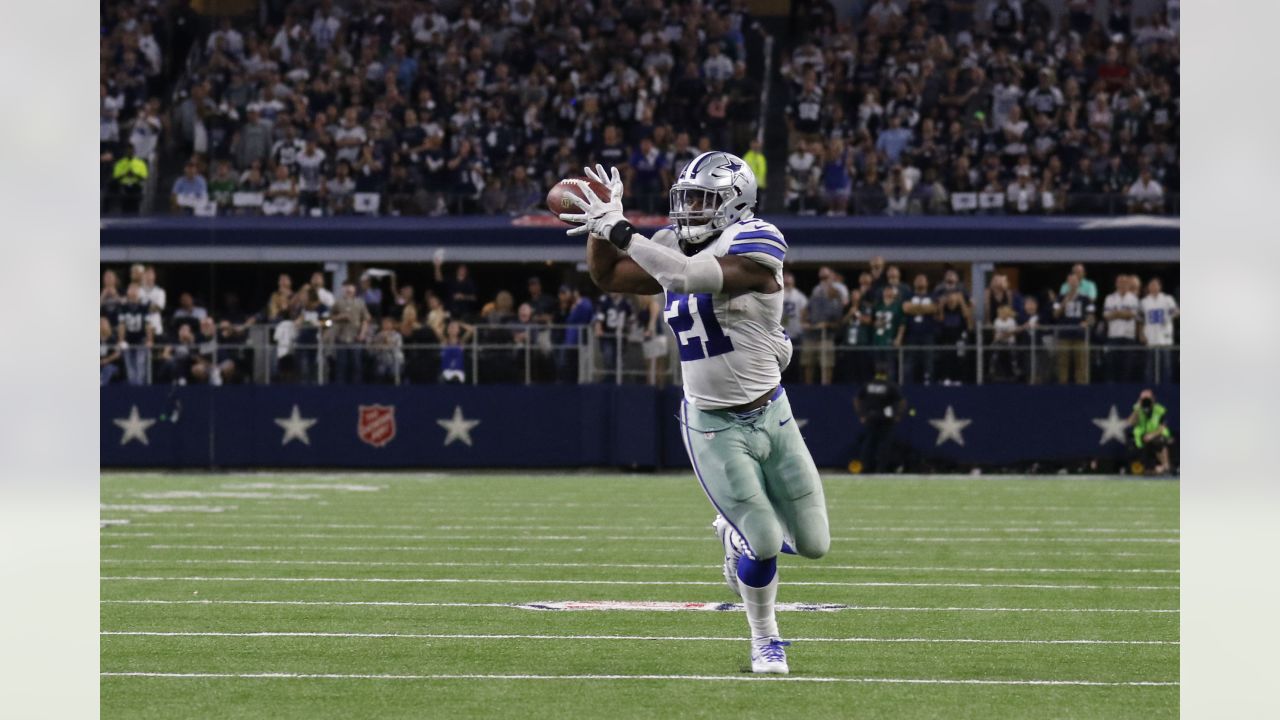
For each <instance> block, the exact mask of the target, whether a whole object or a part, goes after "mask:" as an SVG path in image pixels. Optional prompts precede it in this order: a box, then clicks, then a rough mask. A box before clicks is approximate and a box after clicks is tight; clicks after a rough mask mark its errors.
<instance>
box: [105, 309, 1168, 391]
mask: <svg viewBox="0 0 1280 720" xmlns="http://www.w3.org/2000/svg"><path fill="white" fill-rule="evenodd" d="M981 329H982V332H970V331H967V330H966V331H964V332H963V333H962V334H961V335H959V336H958V337H955V338H954V340H953V341H951V342H946V341H943V340H940V339H939V338H938V337H937V336H934V337H925V338H912V337H908V338H907V339H905V340H904V342H903V344H902V345H900V346H895V345H891V344H886V345H875V344H871V343H870V342H868V341H864V343H863V344H857V343H852V344H851V343H848V342H846V339H847V338H848V337H849V333H848V332H846V331H840V332H836V331H828V330H825V329H824V330H819V331H816V332H813V333H806V334H802V335H800V336H798V337H794V338H793V342H794V354H793V355H792V360H791V363H790V365H789V366H788V368H786V369H785V371H784V382H787V383H801V384H831V383H862V382H866V381H867V380H870V379H871V378H872V377H874V376H875V374H876V371H877V369H882V370H885V371H886V372H887V373H888V375H889V377H890V378H892V379H894V380H895V381H897V382H898V383H899V384H901V385H985V384H1002V383H1017V384H1031V385H1038V384H1053V383H1059V384H1087V383H1106V382H1131V383H1137V382H1142V383H1150V384H1159V383H1167V382H1178V376H1179V369H1178V364H1179V354H1180V352H1179V351H1180V347H1179V346H1178V345H1165V346H1147V345H1141V344H1135V343H1134V342H1131V341H1112V342H1106V341H1103V342H1099V341H1098V339H1097V338H1095V337H1094V336H1093V335H1092V333H1087V332H1086V333H1084V334H1083V335H1081V336H1079V337H1070V336H1066V335H1064V333H1065V332H1066V331H1069V330H1070V329H1071V328H1068V327H1064V326H1050V327H1045V328H1039V329H1030V330H1028V331H1026V332H1023V333H1021V334H1020V335H1018V336H1017V337H1016V338H1015V341H1014V342H1012V343H1009V342H1002V341H997V340H996V339H995V336H994V332H995V331H994V328H991V327H983V328H981ZM250 330H251V332H250V333H249V337H247V338H244V339H242V340H240V341H238V342H220V341H218V340H210V341H206V342H202V343H197V344H194V345H187V346H181V345H175V344H165V343H160V342H158V343H156V344H155V345H154V347H152V348H151V349H147V348H142V347H134V348H128V349H125V350H123V351H122V352H121V358H120V359H118V360H117V361H115V363H113V365H114V366H115V367H116V370H115V371H106V370H104V371H103V379H104V384H105V383H106V382H127V383H130V384H137V385H149V384H158V383H159V384H163V383H178V384H185V383H208V384H213V385H220V384H226V383H252V384H259V385H270V384H280V383H283V384H303V385H329V384H386V385H406V384H408V385H422V384H433V383H465V384H472V385H479V384H503V383H505V384H524V385H531V384H542V383H611V384H618V385H621V384H624V383H633V384H649V385H656V386H664V385H667V384H673V385H678V384H680V382H681V381H682V376H681V372H680V358H679V352H678V351H679V346H678V343H677V341H676V340H675V338H674V337H673V336H672V335H671V333H670V331H669V330H668V329H666V327H665V326H659V328H658V330H657V332H656V333H653V334H648V333H647V332H646V331H645V330H644V329H643V328H639V327H637V326H636V325H635V324H634V323H630V324H627V325H625V326H619V327H617V328H614V329H611V330H610V331H608V332H602V333H600V334H597V332H596V330H595V327H594V326H593V325H573V326H565V325H543V324H528V325H496V326H477V327H476V328H475V332H474V333H473V334H472V335H471V336H470V337H469V338H468V340H467V342H465V343H463V344H452V345H451V344H446V343H439V342H432V343H420V342H406V341H405V340H404V339H403V338H400V339H399V341H394V340H392V341H390V342H387V341H385V340H384V341H381V342H380V341H378V340H376V339H375V340H373V341H371V342H364V343H349V344H348V343H336V342H331V341H327V340H326V339H325V338H324V337H323V336H320V337H318V338H316V339H315V340H309V341H296V342H287V343H277V342H274V341H273V340H272V338H271V332H270V331H271V328H270V327H269V326H258V327H255V328H250ZM846 330H847V328H846Z"/></svg>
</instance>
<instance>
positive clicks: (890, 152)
mask: <svg viewBox="0 0 1280 720" xmlns="http://www.w3.org/2000/svg"><path fill="white" fill-rule="evenodd" d="M910 145H911V130H910V129H909V128H905V127H902V120H901V119H900V118H899V117H898V116H897V115H892V116H890V117H889V127H887V128H885V129H884V130H882V131H881V132H880V136H879V137H878V138H876V150H877V151H878V152H881V153H884V156H885V158H886V159H888V161H889V164H891V165H896V164H897V163H898V159H899V158H901V157H902V154H903V152H905V151H906V150H907V149H908V148H909V147H910Z"/></svg>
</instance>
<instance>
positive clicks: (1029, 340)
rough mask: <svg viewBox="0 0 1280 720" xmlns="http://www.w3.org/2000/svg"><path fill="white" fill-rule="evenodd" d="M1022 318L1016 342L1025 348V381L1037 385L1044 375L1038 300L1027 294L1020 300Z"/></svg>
mask: <svg viewBox="0 0 1280 720" xmlns="http://www.w3.org/2000/svg"><path fill="white" fill-rule="evenodd" d="M1022 307H1023V313H1024V318H1023V321H1022V324H1021V325H1019V326H1018V344H1019V345H1020V346H1021V347H1022V349H1023V350H1025V352H1026V354H1025V357H1026V365H1025V367H1024V370H1025V375H1024V377H1025V378H1026V380H1027V382H1028V383H1030V384H1032V385H1039V384H1040V383H1041V382H1043V378H1044V376H1045V370H1044V367H1045V363H1044V360H1043V359H1042V358H1043V356H1044V349H1043V346H1044V341H1043V338H1042V333H1041V332H1040V301H1039V300H1037V299H1036V297H1035V296H1034V295H1029V296H1027V297H1026V298H1024V299H1023V301H1022Z"/></svg>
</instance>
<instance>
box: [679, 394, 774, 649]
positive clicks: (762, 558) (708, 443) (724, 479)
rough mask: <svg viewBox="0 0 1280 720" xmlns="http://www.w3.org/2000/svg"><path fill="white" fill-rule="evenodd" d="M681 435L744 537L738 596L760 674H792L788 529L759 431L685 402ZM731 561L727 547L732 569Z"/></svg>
mask: <svg viewBox="0 0 1280 720" xmlns="http://www.w3.org/2000/svg"><path fill="white" fill-rule="evenodd" d="M681 425H682V426H683V427H681V434H682V436H683V438H684V442H685V448H686V450H688V452H689V460H690V462H691V463H692V465H693V470H694V474H696V475H697V476H698V481H699V482H700V483H701V484H702V488H703V490H704V491H705V492H706V494H707V497H708V498H709V499H710V500H711V503H712V504H713V505H714V506H715V508H716V510H717V511H718V512H719V513H720V515H721V516H723V517H724V519H725V521H727V522H728V524H729V526H730V529H731V531H732V532H733V533H736V534H737V535H738V537H740V538H741V540H742V542H743V544H745V546H746V551H745V552H744V553H743V554H742V555H741V556H740V557H739V558H738V559H737V563H736V565H737V567H736V573H735V574H736V576H737V579H738V587H737V592H738V594H739V595H740V596H741V597H742V603H743V606H744V608H745V609H746V613H747V624H748V626H749V627H750V628H751V667H752V670H753V671H754V672H767V673H786V672H787V661H786V654H785V651H784V650H783V649H782V648H783V646H784V645H785V643H783V642H782V640H781V638H780V637H779V635H778V622H777V617H776V615H775V613H774V603H775V600H776V598H777V595H778V571H777V568H778V553H779V552H780V551H781V549H782V525H781V524H780V523H779V522H778V516H777V512H776V511H775V510H774V508H773V505H772V503H771V502H770V500H769V497H768V494H767V493H766V492H765V480H764V473H763V471H762V470H761V466H760V463H759V461H758V460H757V459H756V456H757V454H756V453H755V452H753V449H752V447H751V446H752V444H753V441H754V443H755V444H761V441H762V440H765V439H766V438H764V437H763V436H762V435H761V434H760V433H759V431H753V430H749V429H745V428H743V427H741V426H740V425H737V424H735V423H734V422H733V421H732V420H731V419H730V418H728V417H727V416H725V415H724V414H723V413H707V412H702V411H699V410H697V409H696V408H693V407H691V406H689V404H688V403H687V402H683V403H681ZM730 561H731V558H730V555H729V552H728V543H726V565H728V564H729V563H730Z"/></svg>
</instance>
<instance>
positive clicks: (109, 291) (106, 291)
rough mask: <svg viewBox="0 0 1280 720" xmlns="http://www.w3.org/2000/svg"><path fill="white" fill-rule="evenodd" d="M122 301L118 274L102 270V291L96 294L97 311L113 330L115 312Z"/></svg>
mask: <svg viewBox="0 0 1280 720" xmlns="http://www.w3.org/2000/svg"><path fill="white" fill-rule="evenodd" d="M123 302H124V298H123V297H121V295H120V278H119V276H117V275H116V273H115V271H114V270H103V271H102V291H101V292H100V293H99V294H98V312H99V314H100V315H101V316H102V317H104V318H106V319H107V322H108V323H109V324H110V325H111V328H112V329H113V330H114V329H115V326H116V313H117V311H118V310H119V309H120V305H121V304H122V303H123Z"/></svg>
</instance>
